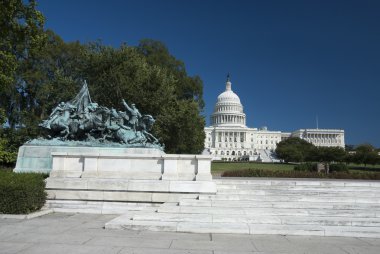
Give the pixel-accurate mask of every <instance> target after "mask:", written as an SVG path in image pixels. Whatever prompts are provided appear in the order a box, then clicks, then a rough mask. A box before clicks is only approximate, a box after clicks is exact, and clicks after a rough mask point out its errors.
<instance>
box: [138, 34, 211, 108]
mask: <svg viewBox="0 0 380 254" xmlns="http://www.w3.org/2000/svg"><path fill="white" fill-rule="evenodd" d="M137 50H138V52H139V53H140V54H142V55H144V56H145V59H146V61H147V62H148V63H149V64H150V65H157V66H160V67H162V68H164V69H166V70H168V71H169V73H171V74H172V75H173V76H174V77H175V79H176V80H177V82H176V86H175V92H176V95H177V98H178V99H185V100H194V101H196V102H197V103H198V105H199V109H200V110H202V109H203V108H204V101H203V83H202V80H201V78H200V77H199V76H194V77H190V76H188V75H187V72H186V68H185V64H184V63H183V62H182V61H180V60H178V59H176V58H175V57H174V56H172V55H171V54H170V53H169V50H168V48H167V47H166V46H165V44H163V43H162V42H160V41H155V40H151V39H143V40H141V41H140V43H139V45H138V46H137Z"/></svg>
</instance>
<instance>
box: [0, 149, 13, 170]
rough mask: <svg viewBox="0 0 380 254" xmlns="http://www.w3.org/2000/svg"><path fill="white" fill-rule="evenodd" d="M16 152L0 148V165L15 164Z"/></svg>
mask: <svg viewBox="0 0 380 254" xmlns="http://www.w3.org/2000/svg"><path fill="white" fill-rule="evenodd" d="M16 160H17V152H8V151H2V150H0V165H2V166H13V165H15V164H16Z"/></svg>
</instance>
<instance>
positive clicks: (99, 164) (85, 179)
mask: <svg viewBox="0 0 380 254" xmlns="http://www.w3.org/2000/svg"><path fill="white" fill-rule="evenodd" d="M117 149H118V148H116V150H117ZM46 189H47V192H48V199H49V200H48V203H47V204H48V206H49V208H52V209H56V210H57V211H59V209H61V210H62V211H68V210H67V208H68V207H70V209H71V211H76V210H75V204H81V207H80V209H79V207H78V212H80V211H81V210H86V209H85V208H86V202H87V203H88V204H90V203H91V205H92V206H94V207H104V203H108V204H114V203H115V202H118V206H120V203H131V202H139V203H164V202H178V201H179V200H180V199H182V198H192V199H195V198H197V197H198V196H199V194H215V193H216V185H215V183H214V182H213V181H212V176H211V157H210V156H207V155H178V154H165V153H163V152H162V151H160V150H157V149H144V148H133V149H124V148H121V150H118V151H116V152H115V148H114V149H108V148H93V147H92V148H89V149H87V148H82V150H63V151H52V152H51V171H50V177H49V178H47V180H46ZM78 201H80V202H79V203H78ZM95 203H97V205H96V204H95ZM94 204H95V205H94ZM95 210H96V209H95ZM116 210H117V209H116ZM113 211H115V209H113ZM115 212H117V211H115ZM121 212H125V211H124V210H121Z"/></svg>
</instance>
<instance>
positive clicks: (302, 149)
mask: <svg viewBox="0 0 380 254" xmlns="http://www.w3.org/2000/svg"><path fill="white" fill-rule="evenodd" d="M313 148H314V145H313V144H311V143H309V142H307V141H305V140H303V139H300V138H297V137H291V138H288V139H286V140H283V141H281V142H280V143H278V145H277V148H276V154H277V156H278V158H280V159H282V160H284V161H285V162H304V161H307V160H308V158H309V157H310V154H311V152H312V150H313Z"/></svg>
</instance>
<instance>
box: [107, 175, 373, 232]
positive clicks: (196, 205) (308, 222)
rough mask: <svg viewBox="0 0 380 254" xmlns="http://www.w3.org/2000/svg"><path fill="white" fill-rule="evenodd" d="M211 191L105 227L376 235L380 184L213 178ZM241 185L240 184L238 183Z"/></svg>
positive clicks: (139, 213) (116, 220)
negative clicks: (215, 189) (213, 185)
mask: <svg viewBox="0 0 380 254" xmlns="http://www.w3.org/2000/svg"><path fill="white" fill-rule="evenodd" d="M216 182H217V190H218V191H217V193H216V194H215V195H209V194H200V195H199V197H198V199H194V198H190V199H188V198H182V199H181V200H180V201H179V202H178V203H175V202H172V203H168V204H167V203H165V204H163V205H161V206H159V207H158V208H156V209H155V210H152V211H150V212H136V213H134V214H133V215H129V216H128V217H123V216H122V217H118V218H116V219H114V220H113V221H110V222H109V223H107V224H106V228H125V229H133V230H154V231H174V232H193V233H240V234H285V235H319V236H353V237H375V238H380V184H378V183H377V182H370V181H367V182H361V181H358V182H351V181H314V180H313V181H303V180H301V181H298V180H284V181H283V182H282V181H278V180H257V181H256V180H242V181H239V180H229V179H227V180H216ZM242 182H243V183H244V184H241V183H242Z"/></svg>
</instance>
